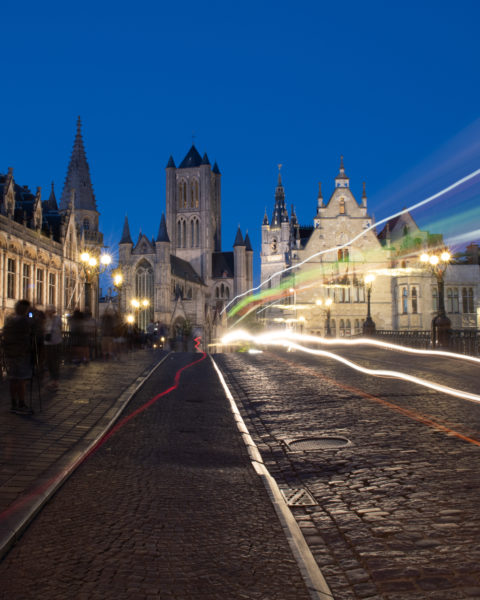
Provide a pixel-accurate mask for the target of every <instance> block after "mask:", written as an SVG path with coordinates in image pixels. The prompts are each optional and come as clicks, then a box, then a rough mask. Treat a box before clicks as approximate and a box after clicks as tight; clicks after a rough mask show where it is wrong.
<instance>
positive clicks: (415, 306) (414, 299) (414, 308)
mask: <svg viewBox="0 0 480 600" xmlns="http://www.w3.org/2000/svg"><path fill="white" fill-rule="evenodd" d="M412 313H413V314H414V315H415V314H417V313H418V298H417V288H416V287H412Z"/></svg>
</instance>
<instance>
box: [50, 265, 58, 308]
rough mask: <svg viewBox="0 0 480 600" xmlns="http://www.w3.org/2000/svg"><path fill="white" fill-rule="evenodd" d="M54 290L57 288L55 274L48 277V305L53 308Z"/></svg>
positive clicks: (54, 303)
mask: <svg viewBox="0 0 480 600" xmlns="http://www.w3.org/2000/svg"><path fill="white" fill-rule="evenodd" d="M56 288H57V277H56V275H55V273H50V274H49V275H48V303H49V304H52V305H53V306H55V305H56V301H55V300H56V295H57V294H56Z"/></svg>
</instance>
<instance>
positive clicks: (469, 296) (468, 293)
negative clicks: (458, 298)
mask: <svg viewBox="0 0 480 600" xmlns="http://www.w3.org/2000/svg"><path fill="white" fill-rule="evenodd" d="M473 306H474V304H473V288H462V309H463V312H464V313H473V312H474V308H473Z"/></svg>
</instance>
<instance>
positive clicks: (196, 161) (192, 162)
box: [178, 144, 202, 169]
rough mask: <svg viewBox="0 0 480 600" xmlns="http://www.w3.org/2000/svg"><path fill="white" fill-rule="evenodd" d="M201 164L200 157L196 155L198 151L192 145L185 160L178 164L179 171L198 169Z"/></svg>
mask: <svg viewBox="0 0 480 600" xmlns="http://www.w3.org/2000/svg"><path fill="white" fill-rule="evenodd" d="M201 164H202V157H201V156H200V154H199V153H198V150H197V149H196V148H195V146H194V145H193V144H192V147H191V148H190V150H189V151H188V153H187V155H186V156H185V158H184V159H183V160H182V162H181V163H180V166H179V167H178V168H179V169H189V168H191V167H199V166H200V165H201Z"/></svg>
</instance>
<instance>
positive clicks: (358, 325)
mask: <svg viewBox="0 0 480 600" xmlns="http://www.w3.org/2000/svg"><path fill="white" fill-rule="evenodd" d="M357 333H362V330H361V327H360V320H359V319H355V334H357Z"/></svg>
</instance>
